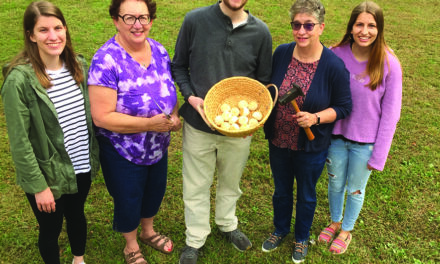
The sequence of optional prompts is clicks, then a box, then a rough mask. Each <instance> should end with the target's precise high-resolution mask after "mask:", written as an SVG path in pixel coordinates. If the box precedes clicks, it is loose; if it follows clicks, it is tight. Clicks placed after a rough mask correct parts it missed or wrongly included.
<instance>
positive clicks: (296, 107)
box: [292, 99, 315, 141]
mask: <svg viewBox="0 0 440 264" xmlns="http://www.w3.org/2000/svg"><path fill="white" fill-rule="evenodd" d="M292 105H293V108H295V112H297V113H298V112H299V107H298V105H297V104H296V100H295V99H293V100H292ZM304 131H305V132H306V135H307V138H308V139H309V140H310V141H312V140H314V139H315V135H313V133H312V130H310V127H304Z"/></svg>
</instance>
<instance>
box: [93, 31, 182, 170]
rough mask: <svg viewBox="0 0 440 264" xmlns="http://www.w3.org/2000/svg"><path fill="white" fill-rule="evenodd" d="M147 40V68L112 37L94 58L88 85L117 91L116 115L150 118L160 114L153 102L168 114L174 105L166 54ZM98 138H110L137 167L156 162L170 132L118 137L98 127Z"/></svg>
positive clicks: (174, 94)
mask: <svg viewBox="0 0 440 264" xmlns="http://www.w3.org/2000/svg"><path fill="white" fill-rule="evenodd" d="M147 40H148V42H149V44H150V46H151V53H152V58H151V63H150V65H149V66H148V68H145V67H144V66H142V65H140V64H139V63H138V62H137V61H135V60H134V59H133V58H132V57H131V56H130V55H129V54H128V53H127V52H126V51H125V50H124V49H123V48H122V47H121V46H120V45H119V44H118V43H117V42H116V40H115V37H114V36H113V37H112V38H111V39H110V40H108V41H107V42H106V43H105V44H104V45H103V46H102V47H101V48H100V49H99V50H98V51H97V52H96V54H95V55H94V56H93V59H92V63H91V65H90V69H89V77H88V84H89V85H97V86H105V87H109V88H111V89H114V90H116V91H117V102H116V112H119V113H124V114H127V115H131V116H143V117H152V116H155V115H157V114H160V113H162V112H161V110H160V109H159V107H158V106H157V105H156V103H155V101H156V102H157V104H159V105H160V107H162V109H163V110H164V112H166V113H167V114H171V113H172V111H173V109H174V106H175V105H176V103H177V95H176V87H175V86H174V81H173V78H172V76H171V69H170V58H169V55H168V53H167V51H166V50H165V48H164V47H163V46H162V45H161V44H160V43H159V42H157V41H155V40H153V39H149V38H148V39H147ZM97 135H102V136H105V137H107V138H109V139H110V141H111V142H112V144H113V146H114V147H115V148H116V150H117V151H118V153H119V154H120V155H121V156H123V157H124V158H126V159H127V160H129V161H131V162H133V163H135V164H138V165H151V164H154V163H156V162H158V161H159V160H160V159H161V158H162V157H163V155H164V154H165V153H166V151H167V148H168V146H169V143H170V134H169V133H159V132H142V133H134V134H120V133H116V132H112V131H109V130H106V129H104V128H98V130H97Z"/></svg>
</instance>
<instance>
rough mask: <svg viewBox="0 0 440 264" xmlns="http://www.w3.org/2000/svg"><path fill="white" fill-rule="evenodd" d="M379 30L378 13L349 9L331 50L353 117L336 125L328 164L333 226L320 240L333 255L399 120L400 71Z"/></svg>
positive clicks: (374, 8) (372, 8) (341, 247)
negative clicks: (346, 84) (343, 71)
mask: <svg viewBox="0 0 440 264" xmlns="http://www.w3.org/2000/svg"><path fill="white" fill-rule="evenodd" d="M383 29H384V18H383V13H382V10H381V8H380V7H379V6H378V5H377V4H375V3H373V2H370V1H365V2H362V3H361V4H359V5H358V6H356V7H355V8H354V9H353V11H352V13H351V17H350V20H349V22H348V25H347V31H346V34H345V35H344V37H343V39H342V41H341V42H340V43H339V44H338V45H336V47H334V48H333V51H334V53H335V54H336V55H337V56H338V57H340V58H341V59H342V60H343V61H344V63H345V65H346V67H347V69H348V70H349V72H350V89H351V94H352V100H353V109H352V112H351V115H350V116H348V117H347V118H345V119H342V120H339V121H337V122H336V124H335V127H334V129H333V136H332V142H331V146H330V148H329V155H328V159H327V170H328V175H329V185H328V197H329V204H330V214H331V220H332V222H331V224H330V225H329V226H328V227H326V228H325V229H324V230H323V231H322V232H321V234H320V235H319V241H322V242H324V243H330V242H332V241H333V242H332V244H331V246H330V252H332V253H334V254H342V253H344V252H345V251H346V250H347V247H348V245H349V243H350V241H351V238H352V235H351V233H350V232H351V231H352V230H353V228H354V224H355V222H356V219H357V218H358V216H359V212H360V211H361V209H362V205H363V202H364V197H365V188H366V185H367V181H368V178H369V176H370V174H371V172H372V171H373V170H379V171H382V170H383V168H384V165H385V162H386V159H387V156H388V152H389V150H390V146H391V142H392V139H393V135H394V132H395V130H396V125H397V122H398V120H399V117H400V109H401V101H402V69H401V66H400V63H399V60H398V59H397V57H396V56H395V55H394V54H393V52H392V51H391V49H390V48H389V47H388V46H387V45H386V43H385V40H384V32H383ZM346 191H347V198H346V199H347V200H346V205H345V211H344V200H345V192H346ZM343 213H344V218H343V220H342V215H343ZM341 220H342V222H341ZM338 231H340V233H339V236H338V237H337V238H336V239H334V238H335V236H336V233H337V232H338ZM333 239H334V240H333Z"/></svg>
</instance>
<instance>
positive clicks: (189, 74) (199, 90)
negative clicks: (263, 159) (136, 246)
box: [171, 0, 272, 264]
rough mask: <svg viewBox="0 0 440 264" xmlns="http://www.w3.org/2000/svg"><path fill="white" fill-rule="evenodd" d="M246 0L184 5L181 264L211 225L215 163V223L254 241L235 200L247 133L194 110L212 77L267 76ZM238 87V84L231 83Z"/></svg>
mask: <svg viewBox="0 0 440 264" xmlns="http://www.w3.org/2000/svg"><path fill="white" fill-rule="evenodd" d="M246 2H247V0H223V1H220V2H218V3H216V4H214V5H211V6H207V7H202V8H199V9H196V10H193V11H191V12H189V13H188V14H187V15H186V16H185V19H184V21H183V24H182V27H181V29H180V32H179V35H178V38H177V42H176V47H175V55H174V58H173V61H172V65H171V67H172V68H171V69H172V73H173V77H174V80H175V81H176V82H177V84H178V86H179V88H180V92H181V94H182V96H183V97H184V99H185V103H184V104H183V105H182V107H181V108H180V110H179V113H180V115H181V116H183V118H184V120H185V123H184V128H183V168H182V174H183V200H184V205H185V225H186V245H187V246H186V247H185V248H184V249H183V251H182V255H181V257H180V263H181V264H193V263H196V262H197V256H198V249H199V248H201V247H202V246H203V245H204V244H205V241H206V238H207V236H208V235H209V233H210V232H211V228H210V224H209V215H210V187H211V185H212V182H213V177H214V172H215V169H216V167H217V174H218V184H217V191H216V208H215V222H216V224H217V225H218V227H219V229H220V231H221V232H222V234H224V235H225V237H226V238H227V239H228V240H229V241H230V242H232V244H233V245H234V247H236V248H237V249H238V250H240V251H245V250H247V249H249V248H251V247H252V243H251V242H250V241H249V239H248V238H247V237H246V235H245V234H243V233H242V232H241V231H240V230H239V229H238V228H237V227H238V219H237V217H236V215H235V210H236V202H237V200H238V199H239V197H240V195H241V190H240V186H239V185H240V178H241V175H242V172H243V169H244V167H245V165H246V161H247V159H248V156H249V147H250V143H251V137H250V136H249V137H246V138H232V137H226V136H223V135H221V134H219V133H218V132H216V131H212V130H211V129H210V128H209V127H208V126H207V125H206V124H205V122H204V121H203V119H202V118H201V116H200V114H199V113H198V112H197V110H196V109H198V108H199V107H201V108H203V99H204V98H205V96H206V94H207V92H208V91H209V89H210V88H211V87H212V86H213V85H214V84H216V83H217V82H219V81H221V80H223V79H225V78H228V77H232V76H246V77H249V78H253V79H256V80H258V81H260V82H262V83H263V84H267V83H269V80H270V74H271V69H272V64H271V63H272V38H271V35H270V32H269V29H268V27H267V26H266V24H264V23H263V22H262V21H261V20H259V19H257V18H256V17H254V16H252V15H251V14H250V13H249V12H248V11H246V10H244V6H245V4H246ZM237 89H239V88H237Z"/></svg>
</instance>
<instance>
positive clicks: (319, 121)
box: [315, 113, 321, 126]
mask: <svg viewBox="0 0 440 264" xmlns="http://www.w3.org/2000/svg"><path fill="white" fill-rule="evenodd" d="M315 116H316V124H315V125H316V126H319V124H321V117H320V116H319V115H318V114H317V113H315Z"/></svg>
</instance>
